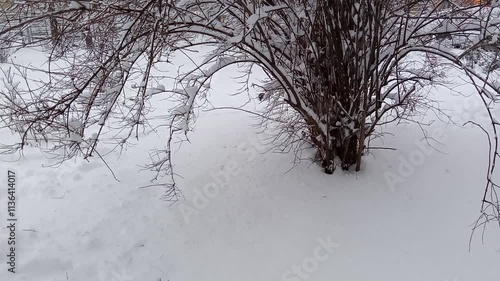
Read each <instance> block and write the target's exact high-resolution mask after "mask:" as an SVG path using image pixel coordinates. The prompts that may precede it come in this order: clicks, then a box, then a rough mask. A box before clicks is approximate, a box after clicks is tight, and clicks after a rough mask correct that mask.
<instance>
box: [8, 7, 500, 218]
mask: <svg viewBox="0 0 500 281" xmlns="http://www.w3.org/2000/svg"><path fill="white" fill-rule="evenodd" d="M452 2H453V1H452ZM450 3H451V2H450V1H445V0H443V1H436V0H427V1H387V0H373V1H365V0H329V1H315V0H259V1H256V0H241V1H208V0H207V1H206V0H181V1H171V0H168V1H167V0H164V1H131V0H126V1H123V0H120V1H118V0H109V1H106V2H100V3H94V2H93V3H92V5H89V4H88V3H87V2H84V1H70V2H67V1H23V2H20V4H19V9H20V10H36V11H44V12H46V14H45V16H34V17H27V18H25V21H24V22H22V23H10V22H4V23H5V24H6V25H7V26H9V27H8V28H7V30H8V31H10V30H15V29H22V28H23V27H24V26H25V25H27V24H30V23H33V22H36V21H42V20H46V19H47V18H48V19H52V20H53V21H52V24H53V25H54V26H55V27H54V26H53V27H52V29H53V30H57V32H52V36H51V37H50V38H45V40H41V41H37V42H36V44H38V45H40V44H41V45H43V44H47V45H48V46H52V47H53V48H54V50H57V52H56V53H57V54H58V55H57V56H56V57H57V61H54V60H55V58H54V56H49V61H48V64H49V65H51V68H50V69H49V70H48V71H47V75H49V76H50V77H51V79H50V83H46V84H44V85H42V86H41V87H37V88H36V91H26V95H25V96H23V98H20V99H16V102H14V101H13V100H12V99H7V98H6V95H0V99H1V101H0V104H1V105H0V117H1V118H3V119H4V120H5V119H6V118H7V117H9V118H14V119H15V120H16V124H18V125H21V126H22V127H23V128H24V133H22V134H21V139H22V141H21V143H20V145H19V146H15V147H14V148H21V147H22V146H23V145H24V144H25V143H26V141H27V137H28V136H33V137H34V138H35V139H49V140H51V141H52V143H53V145H54V149H57V150H61V149H64V150H65V153H64V159H67V158H71V157H73V156H75V155H79V154H81V155H83V156H84V157H90V156H94V155H96V154H97V151H98V150H97V148H98V145H99V140H101V139H102V138H103V137H104V133H106V132H108V131H109V130H110V127H109V125H110V123H113V124H112V126H113V127H115V128H116V127H118V128H120V129H121V130H120V131H121V132H125V133H123V134H120V135H116V136H113V137H112V138H110V139H111V140H114V141H116V144H117V146H122V145H123V144H125V143H126V142H127V140H128V139H129V138H130V137H132V136H135V137H138V131H139V130H138V129H139V127H141V126H145V125H147V122H148V113H149V107H148V101H149V100H150V98H151V96H153V95H165V96H166V97H168V98H169V99H170V100H171V101H172V105H173V106H172V108H170V110H169V111H168V112H169V114H168V115H165V116H164V122H165V125H166V126H167V128H168V130H169V133H170V134H169V138H168V139H167V140H166V147H165V149H164V150H162V151H157V152H156V153H155V155H154V157H152V158H154V159H155V160H154V162H153V163H152V164H151V165H149V166H148V167H149V168H150V169H152V170H155V171H157V172H158V173H159V174H160V175H170V176H171V180H172V183H169V184H167V186H168V190H169V194H170V195H172V197H175V196H176V195H177V193H176V187H175V184H174V183H173V182H174V181H173V180H174V178H173V175H174V173H173V171H172V167H173V166H172V163H171V154H170V152H171V142H172V140H173V139H174V136H183V135H186V134H187V133H188V132H189V130H190V126H191V124H192V122H193V120H194V114H195V112H196V111H195V109H196V104H198V103H197V101H198V100H199V99H204V98H205V97H206V95H205V94H206V93H207V92H208V91H209V90H210V79H211V77H212V76H213V75H214V74H216V73H218V72H219V71H220V70H221V69H223V68H225V67H227V66H229V65H239V66H241V67H242V69H243V71H244V72H245V73H246V75H250V73H251V67H252V66H255V65H256V66H259V67H261V68H262V69H263V70H264V71H265V73H266V74H267V76H268V77H267V78H268V79H267V81H264V82H263V83H262V84H259V85H257V87H258V88H260V89H261V94H260V95H259V99H261V101H263V102H265V103H266V104H267V107H266V110H265V111H264V112H263V115H264V116H265V117H268V119H267V120H273V122H277V124H279V126H278V127H279V130H278V134H281V136H282V138H279V139H281V140H283V139H284V145H285V146H288V145H291V146H294V145H295V146H296V147H299V148H300V147H301V145H303V144H304V143H310V144H312V145H313V146H314V147H315V149H316V150H317V158H318V160H320V161H319V162H320V163H321V165H322V167H323V169H324V171H325V172H326V173H329V174H330V173H333V171H334V170H335V168H336V167H338V166H340V167H341V168H342V169H345V170H348V169H349V168H350V167H351V166H352V165H355V170H356V171H359V170H360V168H361V157H362V155H363V152H364V149H365V146H366V144H367V141H368V140H369V139H370V138H372V137H373V136H374V134H375V132H376V130H377V128H378V126H380V125H381V124H385V123H387V122H391V121H394V120H399V119H401V118H408V117H409V116H412V115H415V114H418V110H419V108H421V107H425V106H427V105H428V104H429V101H428V100H427V97H426V95H425V93H426V91H424V89H425V88H426V87H428V86H431V85H433V84H435V83H440V84H444V83H446V80H445V77H443V76H442V75H435V74H436V73H440V67H443V66H447V67H455V68H457V69H460V70H461V71H462V72H463V73H464V75H465V76H466V77H469V78H470V81H471V83H475V85H477V81H481V86H477V87H476V89H477V90H478V94H479V95H481V97H482V98H483V100H484V101H485V105H487V104H488V103H489V102H490V101H492V100H495V99H496V95H498V94H499V93H500V90H499V89H498V87H496V84H494V82H495V81H494V80H493V79H494V78H492V77H495V76H494V75H491V71H495V70H496V69H497V68H496V67H494V65H492V64H490V65H489V66H488V67H484V68H483V70H482V71H479V70H477V69H476V68H475V67H474V65H468V64H466V63H464V60H465V58H466V57H470V58H472V60H474V54H475V52H476V51H477V50H478V49H479V48H481V49H482V50H484V49H485V48H490V49H491V48H493V49H495V48H496V46H497V45H496V40H497V39H498V37H496V36H497V31H498V22H496V19H498V17H495V16H494V15H495V9H496V8H495V9H493V8H491V7H489V6H487V5H480V6H476V7H471V6H459V5H451V7H450ZM497 5H498V3H497V1H492V7H497ZM422 7H425V8H422ZM444 8H446V9H449V10H446V9H444ZM443 9H444V10H443ZM35 14H37V15H40V13H35ZM42 15H43V13H42ZM54 20H56V21H54ZM77 33H80V34H85V39H82V40H81V42H80V44H78V39H75V36H74V34H77ZM90 33H92V34H91V35H92V36H91V37H88V36H87V35H88V34H90ZM6 34H7V33H6V32H5V30H4V31H0V40H1V39H2V37H4V36H6ZM54 34H55V35H56V36H55V37H54ZM116 35H117V36H116ZM110 38H116V40H109V39H110ZM459 38H461V39H459ZM90 39H91V41H90ZM75 40H76V41H75ZM446 40H449V41H450V42H451V44H452V45H453V44H455V45H456V46H458V45H460V47H461V48H462V49H452V48H450V42H448V43H447V42H446ZM459 40H465V41H464V42H465V43H461V41H459ZM54 42H56V43H54ZM457 42H458V43H457ZM85 46H86V47H85ZM96 46H98V47H96ZM193 46H206V47H210V49H211V50H213V51H212V52H210V53H209V54H208V56H207V57H206V58H205V60H204V61H203V62H201V64H198V65H197V66H196V67H195V68H193V69H192V70H190V71H188V72H186V73H180V74H179V75H178V76H177V77H176V78H175V83H174V85H175V87H173V88H172V89H165V88H164V87H163V86H159V87H156V86H154V87H153V88H152V87H151V84H152V82H151V76H152V74H151V73H152V69H153V68H154V67H156V66H158V65H161V64H162V63H165V62H168V58H169V56H171V55H172V54H175V53H176V52H180V51H183V52H184V51H186V50H188V49H190V48H192V47H193ZM96 49H98V52H97V51H96ZM61 50H62V51H61ZM493 53H495V52H493ZM493 53H492V54H493ZM497 53H498V52H497ZM497 53H496V54H497ZM488 54H489V55H491V54H490V53H488ZM53 65H57V66H58V69H56V70H54V69H53V68H52V66H53ZM132 79H135V80H138V82H137V83H136V84H135V86H134V87H132V88H130V89H127V88H126V85H127V82H129V81H130V80H132ZM26 84H29V80H28V79H26ZM26 88H27V87H26ZM131 91H134V93H133V94H131ZM125 93H127V95H125ZM485 110H488V107H486V108H485ZM492 124H493V126H496V124H497V123H495V122H493V121H492ZM90 132H92V133H90ZM90 134H91V136H89V135H90ZM493 150H494V151H495V152H492V155H493V159H494V158H495V157H496V156H497V154H496V147H494V149H493ZM493 150H492V151H493ZM490 173H492V171H491V172H490ZM488 184H492V182H489V183H488ZM489 187H492V188H493V186H491V185H489ZM490 191H491V189H490ZM491 204H493V205H495V206H498V201H496V202H492V203H491ZM496 210H497V213H496V214H499V212H498V209H496ZM498 217H500V216H498Z"/></svg>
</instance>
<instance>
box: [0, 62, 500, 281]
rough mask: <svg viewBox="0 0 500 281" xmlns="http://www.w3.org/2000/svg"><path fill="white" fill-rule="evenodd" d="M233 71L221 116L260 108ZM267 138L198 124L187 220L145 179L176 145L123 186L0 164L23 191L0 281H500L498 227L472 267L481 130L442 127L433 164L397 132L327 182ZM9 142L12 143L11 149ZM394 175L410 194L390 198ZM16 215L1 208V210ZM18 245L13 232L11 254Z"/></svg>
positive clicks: (179, 160) (30, 154) (409, 128)
mask: <svg viewBox="0 0 500 281" xmlns="http://www.w3.org/2000/svg"><path fill="white" fill-rule="evenodd" d="M173 71H177V69H176V67H175V66H173ZM234 71H235V68H234V67H232V66H230V67H228V68H227V69H224V70H223V71H222V72H221V73H219V74H217V75H215V76H214V77H213V79H212V81H211V88H212V91H213V93H217V94H213V95H212V97H211V103H213V105H214V106H221V105H226V106H227V105H228V104H231V105H234V104H243V103H245V102H246V101H247V97H245V96H229V95H227V94H225V93H231V92H235V91H236V89H238V87H240V85H238V84H237V83H235V82H233V81H231V80H230V77H231V76H232V74H234ZM144 86H145V85H144ZM159 88H160V87H157V89H159ZM185 90H186V93H187V94H188V95H191V94H192V93H193V92H194V90H195V88H193V89H185ZM461 90H462V92H464V93H465V92H468V91H470V88H468V87H466V86H462V88H461ZM434 91H435V94H436V95H437V96H439V99H440V100H441V103H440V108H441V109H443V108H445V107H448V108H454V109H455V111H454V112H452V113H451V114H452V115H453V117H454V118H457V119H461V118H466V117H468V116H470V117H471V118H473V119H474V120H475V121H477V122H479V123H480V124H486V123H487V122H488V119H487V116H485V115H481V114H479V115H477V114H478V113H480V112H481V111H480V110H478V109H477V108H475V107H471V106H468V105H469V104H472V103H469V102H470V101H467V102H465V101H466V100H468V99H474V96H471V97H469V98H464V97H462V96H460V97H456V96H453V95H451V94H449V93H446V92H445V91H444V90H443V89H442V88H436V89H434ZM190 98H191V96H190ZM152 99H155V97H154V96H153V97H152ZM154 102H155V103H156V104H157V105H156V107H157V108H160V109H162V110H164V107H163V106H162V101H161V100H160V99H155V100H154ZM473 104H479V105H480V104H481V103H478V102H474V103H473ZM255 106H258V105H255V104H253V103H250V104H248V105H247V107H249V108H253V107H255ZM179 110H180V111H179V112H183V113H185V111H186V110H187V109H186V108H179ZM496 113H498V112H496ZM455 121H458V120H455ZM255 123H256V120H255V119H254V118H253V117H252V116H249V115H246V114H245V113H242V112H240V111H229V112H221V111H210V112H201V113H200V114H199V118H198V121H197V123H196V127H197V130H196V131H195V132H192V133H191V135H190V143H185V144H183V146H182V147H181V148H180V149H177V148H176V149H175V155H174V159H175V164H176V169H177V170H176V172H177V173H178V174H180V175H182V176H183V178H179V179H178V185H179V186H180V187H181V188H182V190H183V195H184V197H185V200H181V201H180V202H177V203H176V204H174V205H171V204H170V203H169V202H165V201H162V200H160V199H159V197H160V196H161V195H162V191H163V190H161V189H155V188H139V187H142V186H146V185H148V184H150V181H149V180H150V179H151V177H152V175H153V174H152V173H149V172H141V173H138V170H139V167H138V166H137V165H141V164H143V163H147V162H148V160H149V157H150V156H149V149H151V148H152V147H162V146H163V145H164V142H165V134H161V133H160V134H159V135H150V136H147V137H144V138H143V139H141V141H140V142H138V143H134V144H133V145H131V146H130V147H128V148H127V151H124V152H123V154H121V155H119V154H118V152H116V153H109V154H107V155H105V156H104V157H106V160H107V162H108V164H109V165H110V166H111V168H112V169H113V171H114V173H115V174H116V177H117V179H118V180H119V181H116V180H115V179H114V178H113V176H112V175H111V173H110V171H109V170H108V169H107V167H106V165H105V164H104V163H103V162H101V161H99V159H90V162H87V161H85V160H83V159H76V160H71V161H68V162H65V163H63V164H62V165H60V166H57V168H50V167H47V165H46V164H47V163H48V162H50V161H51V160H50V159H47V158H45V157H43V156H42V155H41V154H40V153H39V152H38V151H37V150H34V149H31V148H28V149H27V150H26V151H25V152H24V155H25V156H24V157H23V158H21V159H20V160H19V161H14V160H16V159H17V155H12V156H9V155H1V156H0V157H1V158H0V159H1V160H3V161H1V162H0V167H1V171H0V172H1V173H2V176H1V177H0V178H1V179H2V182H3V183H5V182H6V171H7V170H14V171H15V172H16V174H17V178H18V185H17V191H16V192H17V193H18V197H17V200H18V201H17V204H18V206H19V207H18V217H19V221H18V224H19V228H18V232H17V242H18V245H17V248H16V249H17V255H18V264H17V273H16V274H11V273H9V272H7V264H6V262H5V254H2V257H1V258H0V261H1V263H0V280H9V281H10V280H12V281H56V280H57V281H59V280H61V281H62V280H71V281H80V280H81V281H88V280H93V281H94V280H97V281H135V280H140V281H148V280H152V281H158V280H163V281H166V280H171V281H201V280H203V281H205V280H217V281H235V280H237V281H247V280H248V281H255V280H283V281H287V280H288V281H298V280H309V281H323V280H342V281H350V280H353V281H401V280H404V281H423V280H425V281H434V280H435V281H444V280H453V281H469V280H474V281H490V280H498V278H499V276H500V268H499V267H498V260H499V259H500V238H499V237H500V235H499V234H500V230H499V229H498V226H497V225H495V224H494V223H490V224H489V225H488V226H489V227H488V228H487V229H486V232H485V236H484V244H483V243H482V241H481V233H476V235H475V236H474V237H473V240H472V243H471V251H469V237H470V231H471V223H473V222H474V221H475V219H476V218H477V216H478V211H479V207H480V200H481V198H482V193H483V187H484V186H483V183H484V180H485V178H484V177H485V168H486V164H487V162H486V161H487V159H486V158H487V143H486V139H485V138H484V135H483V134H482V132H481V130H478V129H477V128H474V127H466V128H463V127H459V126H455V125H450V124H448V123H446V122H434V123H433V124H432V125H431V126H429V127H428V128H426V130H428V131H429V132H430V135H431V136H435V137H437V136H440V137H438V138H437V140H440V142H439V143H438V142H437V140H434V141H433V140H430V142H431V143H430V144H431V145H432V146H433V147H434V149H431V148H430V147H429V146H428V144H427V143H426V142H424V141H422V131H421V128H420V127H419V126H417V125H412V124H408V125H404V124H403V125H400V126H397V127H396V126H394V125H388V126H385V127H384V130H386V131H388V132H390V133H391V134H394V135H395V136H396V137H391V136H388V137H386V138H384V139H383V143H382V142H381V141H379V143H376V144H372V145H374V146H383V147H394V148H397V151H391V150H372V152H371V153H370V154H369V155H367V156H365V157H364V160H363V170H362V171H361V172H360V173H354V172H342V171H336V172H335V174H334V175H332V176H329V175H325V174H324V173H323V172H321V170H320V169H319V168H318V167H317V166H316V165H311V164H310V162H308V161H302V162H301V163H299V164H298V165H297V166H296V167H294V168H293V169H291V170H290V168H292V166H293V161H294V155H293V154H291V153H288V154H274V153H271V152H268V149H269V147H268V145H267V144H266V136H265V135H260V134H257V132H258V131H259V128H255V126H254V125H255ZM73 126H75V127H79V126H81V122H80V121H78V120H75V121H74V123H73ZM0 134H1V139H2V140H1V142H2V143H7V142H8V141H11V140H13V138H14V136H12V135H11V134H10V133H8V132H6V131H5V130H3V131H0ZM95 136H96V135H94V136H93V137H95ZM71 138H72V139H74V140H75V141H77V140H80V139H81V138H79V137H78V136H76V134H73V135H72V137H71ZM471 144H474V145H471ZM172 153H174V150H172ZM419 157H420V158H419ZM42 165H44V167H42ZM391 173H392V174H396V175H397V176H398V177H399V178H397V180H396V181H391V182H388V180H387V177H388V175H391ZM6 201H7V193H6V192H0V207H1V208H5V206H7V204H6ZM0 214H1V215H0V221H1V222H2V223H5V222H6V217H5V212H1V213H0ZM7 234H8V233H7V229H6V228H3V229H1V231H0V249H1V251H0V252H2V253H5V252H6V250H7V243H6V242H5V241H7V240H6V237H7ZM328 245H330V246H328ZM317 254H321V258H317V259H316V260H315V257H319V256H318V255H317Z"/></svg>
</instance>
